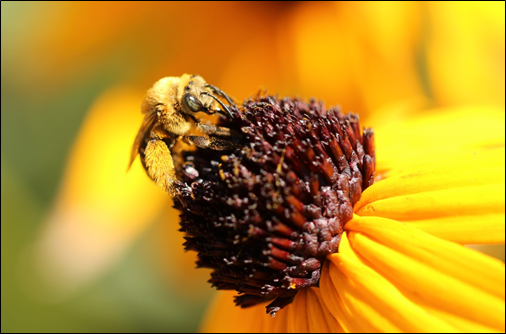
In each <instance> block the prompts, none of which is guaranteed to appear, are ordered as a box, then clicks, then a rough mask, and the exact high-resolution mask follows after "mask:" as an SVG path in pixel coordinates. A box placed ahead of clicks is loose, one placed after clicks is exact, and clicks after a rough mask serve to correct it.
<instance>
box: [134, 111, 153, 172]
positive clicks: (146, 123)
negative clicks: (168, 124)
mask: <svg viewBox="0 0 506 334" xmlns="http://www.w3.org/2000/svg"><path fill="white" fill-rule="evenodd" d="M155 122H156V113H151V114H148V115H146V116H145V117H144V120H143V121H142V125H141V128H140V129H139V132H137V136H136V137H135V141H134V145H133V146H132V152H131V153H130V162H129V163H128V169H130V167H131V166H132V163H133V162H134V160H135V157H137V154H139V147H140V146H141V143H142V142H143V141H144V138H145V137H146V135H147V134H149V133H150V132H151V129H152V128H153V126H154V125H155Z"/></svg>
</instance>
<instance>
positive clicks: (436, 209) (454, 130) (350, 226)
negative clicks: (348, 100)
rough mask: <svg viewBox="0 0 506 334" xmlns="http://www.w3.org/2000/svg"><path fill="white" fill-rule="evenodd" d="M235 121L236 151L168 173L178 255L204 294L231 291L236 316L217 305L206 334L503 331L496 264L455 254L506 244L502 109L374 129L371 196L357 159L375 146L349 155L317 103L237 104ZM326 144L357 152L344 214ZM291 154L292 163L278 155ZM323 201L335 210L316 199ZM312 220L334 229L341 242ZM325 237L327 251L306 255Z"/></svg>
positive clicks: (202, 155) (226, 305)
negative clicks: (202, 278)
mask: <svg viewBox="0 0 506 334" xmlns="http://www.w3.org/2000/svg"><path fill="white" fill-rule="evenodd" d="M478 111H479V112H480V115H481V116H480V117H475V118H474V119H472V120H471V119H470V118H468V117H471V116H472V115H476V113H477V112H478ZM243 113H244V114H243V121H244V119H246V120H247V121H246V123H247V125H246V124H241V127H240V129H241V130H242V132H243V133H244V134H245V135H246V137H247V142H248V143H249V144H251V145H250V146H249V147H248V148H247V149H245V150H237V151H235V152H233V153H227V154H226V155H223V153H220V152H216V151H209V150H197V151H193V152H187V153H185V160H186V162H185V163H184V164H183V166H180V168H181V169H180V171H181V173H182V176H183V179H184V180H185V181H191V182H192V183H191V187H190V188H188V187H182V188H181V193H182V195H181V197H180V200H181V204H180V205H179V207H180V208H181V210H182V216H181V217H182V227H183V230H184V231H186V232H187V234H188V239H187V240H188V241H187V243H186V246H187V248H189V249H194V250H197V251H199V262H198V264H199V265H200V266H202V267H209V268H212V269H214V271H213V274H212V278H211V280H210V282H211V283H213V284H214V285H215V286H217V287H218V288H219V289H230V290H236V291H238V292H240V293H242V294H241V295H239V297H236V299H235V303H236V304H237V305H240V306H242V307H244V309H240V308H238V307H235V308H234V306H233V304H234V303H233V301H232V298H231V294H224V295H223V296H220V298H221V300H220V301H218V302H217V303H216V305H214V307H213V308H211V310H210V314H209V317H208V321H207V322H206V324H205V326H204V328H203V329H204V331H247V332H269V331H281V332H283V331H293V332H307V331H346V332H356V331H368V332H371V331H407V332H409V331H503V330H504V264H503V263H502V262H501V261H498V260H495V259H492V258H489V257H487V256H485V255H483V254H481V253H478V252H476V251H474V250H471V249H468V248H465V247H463V246H462V245H460V244H464V243H502V242H504V147H503V146H504V115H503V114H502V113H501V112H497V111H494V110H489V109H487V108H473V109H469V110H467V111H466V110H460V112H459V113H451V112H450V113H447V114H441V115H438V114H436V113H434V114H433V116H431V117H427V118H425V119H419V120H417V121H416V122H413V123H408V122H406V123H397V124H392V125H389V126H387V127H385V128H383V129H381V128H380V129H379V131H378V133H379V134H378V136H376V137H377V138H379V137H380V136H381V135H383V136H385V137H384V138H385V139H383V140H378V153H377V154H376V157H377V159H378V172H379V175H377V177H376V178H377V180H379V181H378V182H377V183H375V184H373V185H372V186H369V185H370V183H368V181H366V180H369V178H368V177H367V176H369V177H370V176H371V175H372V172H373V169H370V173H369V174H368V172H366V170H367V165H368V164H367V163H366V161H370V162H372V161H373V158H372V157H374V156H375V154H374V152H373V151H371V149H370V148H369V149H363V148H364V147H368V146H369V147H373V145H372V143H370V144H371V145H367V144H366V145H363V146H362V144H365V143H367V140H363V141H361V142H359V141H358V140H357V141H355V142H354V143H353V144H351V143H352V142H353V140H351V138H355V139H356V138H359V136H349V134H351V133H353V131H351V132H350V133H348V134H346V129H348V128H347V125H349V124H350V118H346V117H343V116H339V117H338V119H339V121H338V122H337V124H340V125H341V128H340V130H344V131H340V130H334V129H333V131H331V132H330V133H329V136H325V134H326V130H325V129H326V128H327V127H331V126H332V125H331V124H332V118H333V117H334V114H333V112H332V111H330V112H324V110H323V109H322V107H321V106H320V107H318V104H315V103H312V104H310V106H308V105H307V104H304V103H300V102H299V101H296V100H295V101H294V100H289V99H281V100H277V99H274V98H266V99H260V100H255V101H247V102H245V103H244V105H243ZM318 113H320V114H318ZM297 115H305V117H300V118H297ZM293 120H296V122H293ZM224 124H226V125H228V126H232V127H233V126H234V125H233V124H231V123H230V122H228V123H227V122H225V123H224ZM351 124H357V125H358V123H351ZM292 127H300V128H299V129H298V130H296V129H293V128H292ZM349 129H353V126H351V127H350V128H349ZM364 133H365V135H364V137H363V138H364V139H365V138H367V136H368V134H370V133H371V132H370V131H369V130H366V131H365V132H364ZM269 137H270V138H269ZM301 138H302V139H301ZM333 138H347V139H350V140H349V142H350V144H351V145H350V147H352V146H353V147H355V148H356V150H355V153H356V152H360V151H361V152H362V161H363V162H364V163H363V165H362V166H361V167H365V168H364V169H363V170H362V173H361V174H360V177H358V174H357V177H358V178H360V181H359V184H360V185H361V186H362V187H363V188H364V189H365V188H367V186H369V187H368V188H367V189H366V190H365V191H364V192H363V194H362V197H361V198H360V200H358V198H357V200H358V201H356V200H353V195H352V193H353V192H348V193H346V196H347V197H348V198H350V199H352V200H351V202H353V203H355V202H356V203H355V205H354V208H353V211H354V215H353V217H351V216H350V217H346V215H344V217H343V215H341V212H339V209H338V207H339V204H342V203H344V202H345V201H341V200H342V199H341V198H340V199H339V200H337V198H339V196H338V195H337V193H339V192H340V191H342V190H343V187H342V185H343V184H342V183H339V177H337V175H342V174H339V172H343V174H345V175H350V174H348V173H349V172H350V170H348V171H347V172H346V167H344V168H340V167H342V166H343V165H340V164H339V159H338V158H339V157H340V156H346V154H341V155H339V154H336V155H332V154H328V153H327V152H328V151H327V150H326V149H325V148H328V150H329V151H331V143H332V139H333ZM389 141H390V142H389ZM304 142H306V144H303V143H304ZM272 143H274V144H272ZM294 143H295V144H294ZM292 145H294V146H295V147H297V148H298V150H297V151H298V152H296V153H294V152H290V153H287V152H289V151H290V147H291V146H292ZM382 145H387V146H385V147H383V146H382ZM341 148H342V145H341ZM389 150H390V152H392V153H391V154H393V152H395V154H394V155H391V156H389V155H387V156H386V157H384V158H381V154H380V153H379V152H382V153H385V152H389ZM341 153H343V152H341ZM386 154H388V153H386ZM351 155H353V153H350V154H349V155H348V156H351ZM368 157H369V158H368ZM369 159H370V160H369ZM358 161H360V159H358V160H357V159H355V160H353V159H351V160H348V166H350V165H355V167H358V163H357V162H358ZM371 166H372V165H371ZM351 170H353V168H352V169H351ZM351 174H353V172H351ZM295 185H297V186H295ZM347 185H348V186H350V188H349V189H352V188H353V182H351V183H347ZM332 191H335V192H336V196H335V198H336V201H332V200H329V197H326V196H328V193H330V192H332ZM325 193H327V194H325ZM341 195H342V193H341ZM338 203H339V204H338ZM323 212H325V213H326V214H329V216H330V217H332V216H333V217H337V218H338V219H337V220H338V221H341V222H342V223H343V225H344V233H343V234H342V235H341V232H342V229H339V228H336V229H335V230H332V228H329V227H328V226H332V223H331V222H330V219H329V218H330V217H327V216H326V215H325V214H322V213H323ZM317 213H319V215H318V214H317ZM350 214H351V212H350ZM351 218H352V219H351ZM350 219H351V220H350ZM318 223H321V224H318ZM311 228H312V229H313V230H311ZM311 232H314V234H311ZM325 234H328V236H327V237H328V240H334V239H332V238H334V237H335V238H336V239H339V240H338V250H337V247H332V246H330V247H323V248H324V249H326V250H327V253H324V254H323V253H322V254H320V257H318V256H314V255H315V254H317V249H318V247H319V246H320V245H322V244H323V242H322V239H321V238H322V236H324V235H325ZM311 238H313V239H311ZM330 244H332V242H330V243H329V244H326V245H325V246H328V245H330ZM311 247H314V253H312V254H309V253H310V252H308V250H310V249H311ZM336 251H337V252H336ZM305 261H307V263H308V264H307V265H306V267H304V264H305ZM315 263H318V265H315V266H314V267H310V266H311V265H313V264H315ZM319 264H321V265H322V266H323V268H322V270H321V272H320V266H319ZM301 267H304V268H305V269H306V270H305V271H304V270H301ZM314 273H317V275H316V276H315V275H314ZM315 277H316V279H315ZM318 279H319V281H318ZM274 298H277V299H275V300H274V301H272V299H274ZM267 301H269V302H270V304H268V303H267ZM264 302H265V303H264ZM256 304H260V305H256ZM284 306H286V307H285V308H284V309H282V310H280V308H283V307H284ZM265 307H267V311H268V312H270V313H271V314H273V313H275V312H276V311H278V312H277V316H276V317H275V318H271V317H266V316H265Z"/></svg>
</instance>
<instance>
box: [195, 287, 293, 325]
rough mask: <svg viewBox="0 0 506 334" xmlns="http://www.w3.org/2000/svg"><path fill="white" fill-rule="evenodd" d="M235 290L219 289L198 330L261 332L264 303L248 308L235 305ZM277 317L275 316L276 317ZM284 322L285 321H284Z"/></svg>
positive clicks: (264, 314)
mask: <svg viewBox="0 0 506 334" xmlns="http://www.w3.org/2000/svg"><path fill="white" fill-rule="evenodd" d="M235 295H237V292H235V291H219V292H218V293H216V296H215V298H214V300H213V302H212V304H211V305H210V307H209V308H208V312H207V314H206V315H205V317H204V321H203V322H202V325H201V328H200V331H201V332H204V333H256V332H262V331H263V326H264V319H263V318H270V316H268V315H267V314H266V313H265V304H264V305H256V306H254V307H250V308H244V309H243V308H240V307H237V306H235V304H234V299H233V296H235ZM276 318H277V317H276ZM284 323H285V324H286V321H285V322H284Z"/></svg>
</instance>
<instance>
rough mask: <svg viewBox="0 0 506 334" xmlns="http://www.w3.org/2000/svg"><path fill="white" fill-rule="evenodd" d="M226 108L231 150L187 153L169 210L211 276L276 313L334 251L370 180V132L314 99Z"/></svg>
mask: <svg viewBox="0 0 506 334" xmlns="http://www.w3.org/2000/svg"><path fill="white" fill-rule="evenodd" d="M231 112H232V114H233V117H221V118H220V120H219V124H218V125H219V126H223V127H227V128H229V129H231V130H232V131H234V132H236V133H237V134H236V135H234V136H233V139H232V140H234V141H235V143H236V145H237V148H236V149H234V150H230V151H215V150H211V149H200V148H198V149H196V150H195V151H187V152H183V153H182V156H181V159H180V160H181V161H179V163H177V166H176V169H177V171H178V178H179V180H181V181H182V182H181V183H180V184H179V185H178V190H179V195H178V196H177V197H176V198H175V206H176V208H178V209H179V210H181V230H182V231H184V232H185V233H186V242H185V247H186V249H187V250H194V251H197V252H198V257H199V260H198V262H197V266H198V267H205V268H211V269H213V272H212V274H211V279H210V280H209V282H210V283H211V284H212V285H213V286H215V287H216V288H217V289H227V290H236V291H238V292H239V293H240V295H239V296H237V297H236V299H235V302H236V304H237V305H239V306H241V307H248V306H252V305H255V304H258V303H261V302H265V301H270V300H273V301H272V302H271V303H270V304H269V305H268V306H267V313H270V314H271V315H273V316H274V315H275V314H276V312H277V311H278V310H280V309H281V308H283V307H284V306H286V305H287V304H289V303H290V302H291V301H292V300H293V298H294V296H295V294H296V293H297V291H298V290H299V289H302V288H307V287H310V286H315V285H317V284H318V282H319V278H320V271H321V267H322V264H323V261H324V259H325V257H326V256H327V255H329V254H332V253H336V252H337V251H338V247H339V242H340V240H341V234H342V231H343V226H344V224H345V223H346V222H347V221H349V220H350V219H351V218H352V215H353V205H354V204H355V203H356V202H357V201H358V200H359V198H360V195H361V193H362V191H363V190H364V189H365V188H367V187H368V186H370V185H371V184H372V183H373V180H374V166H375V155H374V142H373V132H372V130H371V129H366V130H364V132H363V134H362V133H361V131H360V125H359V121H358V116H357V115H355V114H346V115H345V114H342V113H341V112H340V111H339V110H338V109H337V108H333V109H330V110H328V111H327V110H325V107H324V106H323V104H322V103H320V102H316V101H314V100H311V101H310V102H309V103H306V102H303V101H301V100H298V99H291V98H283V99H277V98H276V97H274V96H265V97H256V98H254V99H249V100H247V101H245V102H244V103H243V105H242V106H241V107H240V108H235V107H232V108H231ZM222 139H223V140H231V139H230V138H227V137H222Z"/></svg>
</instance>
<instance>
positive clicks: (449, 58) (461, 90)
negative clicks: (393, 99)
mask: <svg viewBox="0 0 506 334" xmlns="http://www.w3.org/2000/svg"><path fill="white" fill-rule="evenodd" d="M424 6H426V10H427V12H426V13H427V14H428V20H430V22H431V23H432V27H431V32H432V33H429V34H428V35H429V36H428V39H427V40H428V43H427V50H426V53H427V67H428V68H427V69H428V74H429V75H428V79H429V80H430V84H431V86H432V93H433V95H434V98H435V99H436V100H437V101H438V103H439V104H443V105H449V104H457V103H461V104H463V103H467V104H469V103H495V104H498V105H502V106H503V108H504V82H505V81H504V73H505V71H504V41H505V38H504V37H505V36H504V32H505V27H504V22H505V21H504V13H505V8H504V1H451V2H442V1H433V2H425V3H424Z"/></svg>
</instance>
